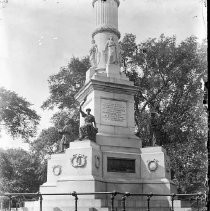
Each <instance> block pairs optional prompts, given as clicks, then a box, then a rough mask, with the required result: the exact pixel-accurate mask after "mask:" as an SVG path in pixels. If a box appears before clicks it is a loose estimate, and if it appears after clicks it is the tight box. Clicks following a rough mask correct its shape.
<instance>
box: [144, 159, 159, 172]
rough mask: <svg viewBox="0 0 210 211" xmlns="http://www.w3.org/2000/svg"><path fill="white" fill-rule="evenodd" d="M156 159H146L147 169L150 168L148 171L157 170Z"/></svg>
mask: <svg viewBox="0 0 210 211" xmlns="http://www.w3.org/2000/svg"><path fill="white" fill-rule="evenodd" d="M158 162H159V161H158V160H156V159H154V160H148V161H147V163H148V164H147V165H148V169H149V170H150V171H156V170H157V168H158Z"/></svg>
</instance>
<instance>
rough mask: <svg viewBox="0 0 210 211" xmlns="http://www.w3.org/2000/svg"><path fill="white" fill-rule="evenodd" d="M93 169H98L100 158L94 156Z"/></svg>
mask: <svg viewBox="0 0 210 211" xmlns="http://www.w3.org/2000/svg"><path fill="white" fill-rule="evenodd" d="M95 167H96V168H97V169H98V168H99V167H100V157H99V156H98V155H95Z"/></svg>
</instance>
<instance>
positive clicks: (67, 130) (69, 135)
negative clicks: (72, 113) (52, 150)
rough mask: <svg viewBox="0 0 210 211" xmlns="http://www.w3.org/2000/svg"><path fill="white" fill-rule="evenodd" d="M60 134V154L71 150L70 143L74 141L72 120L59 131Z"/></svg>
mask: <svg viewBox="0 0 210 211" xmlns="http://www.w3.org/2000/svg"><path fill="white" fill-rule="evenodd" d="M58 133H59V134H61V135H62V139H61V141H60V146H59V152H64V151H65V149H67V148H69V143H70V142H73V141H74V139H73V138H74V136H73V131H72V125H71V120H70V119H67V120H66V121H65V126H64V127H63V129H61V130H58Z"/></svg>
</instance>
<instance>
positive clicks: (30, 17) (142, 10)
mask: <svg viewBox="0 0 210 211" xmlns="http://www.w3.org/2000/svg"><path fill="white" fill-rule="evenodd" d="M2 1H4V0H0V2H2ZM120 2H121V3H120V7H119V17H118V19H119V20H118V22H119V31H120V32H121V35H122V37H123V35H124V34H125V33H132V34H135V35H136V39H137V42H142V41H145V40H147V39H148V38H149V37H150V38H155V37H156V38H157V37H159V36H160V35H161V34H162V33H164V34H165V35H167V36H172V35H176V37H177V41H178V42H180V41H182V40H184V39H186V38H187V37H189V36H191V35H195V36H197V37H198V40H199V41H200V42H201V40H202V39H204V38H206V34H207V29H206V28H207V27H206V24H207V20H206V17H207V11H206V7H205V3H204V2H205V0H121V1H120ZM94 27H95V20H94V13H93V8H92V0H8V3H7V4H5V5H2V7H1V3H0V87H1V86H3V87H5V88H7V89H9V90H12V91H15V92H16V93H17V94H18V95H19V96H22V97H24V98H26V99H27V100H28V101H29V102H31V103H32V104H33V106H32V108H33V109H35V110H36V111H37V113H38V114H39V115H40V116H41V118H42V119H41V123H40V126H39V131H41V129H46V128H47V127H49V126H50V121H49V120H50V117H51V116H52V111H47V110H44V111H43V110H42V109H41V108H40V106H41V105H42V103H43V102H44V101H45V100H46V99H47V97H48V96H49V89H48V82H47V80H48V78H49V76H50V75H53V74H56V73H58V71H59V69H60V67H62V66H66V65H67V63H68V61H69V60H70V58H71V57H73V56H75V57H83V56H86V55H87V54H88V52H89V48H90V46H91V33H92V32H93V30H94ZM0 147H1V148H4V149H7V148H11V147H22V148H24V149H28V146H27V145H26V144H23V143H22V142H21V140H18V139H17V140H12V139H11V138H10V137H9V136H8V135H6V134H5V133H4V131H2V132H1V137H0Z"/></svg>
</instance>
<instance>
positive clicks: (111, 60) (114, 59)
mask: <svg viewBox="0 0 210 211" xmlns="http://www.w3.org/2000/svg"><path fill="white" fill-rule="evenodd" d="M105 52H107V64H118V56H117V45H116V43H115V42H114V38H113V37H110V38H109V39H108V41H107V43H106V45H105Z"/></svg>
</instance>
